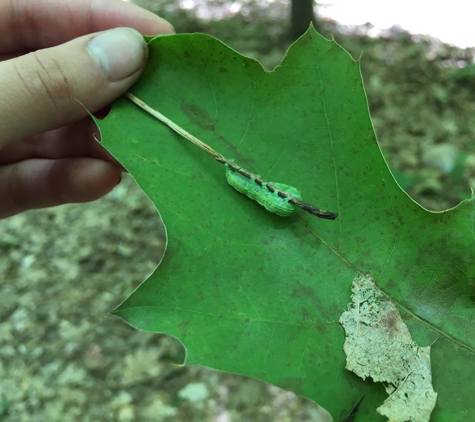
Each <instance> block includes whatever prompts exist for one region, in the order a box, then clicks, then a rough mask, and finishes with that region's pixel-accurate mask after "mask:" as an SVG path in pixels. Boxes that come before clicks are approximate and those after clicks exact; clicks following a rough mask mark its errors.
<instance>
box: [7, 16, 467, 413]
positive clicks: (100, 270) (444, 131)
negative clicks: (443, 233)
mask: <svg viewBox="0 0 475 422" xmlns="http://www.w3.org/2000/svg"><path fill="white" fill-rule="evenodd" d="M186 19H187V21H186V22H187V25H189V26H188V27H187V28H184V30H186V29H188V30H189V31H192V30H202V31H205V32H211V33H213V31H216V32H220V31H221V32H220V33H222V34H223V35H222V36H220V38H221V39H223V40H224V41H225V42H228V43H229V44H231V46H233V47H234V48H236V49H237V50H238V51H241V52H243V53H246V54H248V55H252V56H255V57H258V58H260V59H261V60H262V61H263V63H264V64H265V65H266V66H267V67H268V68H272V67H273V66H275V65H276V64H277V63H278V62H279V61H280V58H281V57H282V55H283V53H284V51H285V43H284V44H282V43H280V44H276V43H274V44H273V43H269V39H271V38H272V37H269V36H266V35H265V34H264V35H263V31H262V26H263V25H264V26H265V25H267V26H268V27H269V28H270V29H269V31H270V32H272V31H274V34H275V33H277V32H278V31H279V28H282V22H281V23H280V24H279V25H280V26H279V25H277V26H276V24H275V22H270V23H263V24H262V25H260V26H258V25H254V27H251V26H243V21H242V20H243V19H244V20H245V19H247V18H243V17H241V18H239V17H238V18H236V19H235V20H234V21H233V22H234V23H233V24H232V25H229V22H228V24H226V22H224V21H221V22H218V23H217V24H216V25H218V26H214V27H213V28H214V29H213V28H211V26H210V24H208V23H203V22H199V21H190V17H189V16H188V17H186ZM170 20H172V19H170ZM172 21H173V20H172ZM244 23H245V22H244ZM200 25H201V26H200ZM219 25H221V26H219ZM226 25H227V26H226ZM233 25H234V26H233ZM272 25H273V26H272ZM216 28H217V29H216ZM237 28H238V29H237ZM276 28H277V29H276ZM343 29H344V28H338V27H337V25H336V26H335V25H333V26H332V28H330V29H329V31H330V32H332V33H334V34H335V36H336V38H337V40H338V41H339V42H340V43H341V44H343V46H345V47H346V48H347V49H349V51H350V52H351V53H352V54H353V56H354V57H359V55H360V53H361V51H362V50H364V55H363V60H362V69H363V76H364V79H365V85H366V89H367V94H368V99H369V103H370V109H371V113H372V117H373V122H374V125H375V129H376V133H377V135H378V139H379V142H380V145H381V147H382V150H383V153H384V154H385V156H386V158H387V160H388V163H389V165H390V167H391V169H392V171H393V172H394V174H395V176H396V178H397V180H398V181H399V183H400V184H401V186H402V187H403V188H404V189H406V190H407V191H408V192H409V193H410V194H411V196H413V198H415V199H416V200H417V201H418V202H419V203H421V204H422V205H424V206H426V207H427V208H429V209H445V208H448V207H451V206H455V205H456V204H457V203H458V202H459V201H460V200H461V199H463V198H466V197H468V193H469V186H474V185H475V144H474V143H473V139H474V137H475V133H474V132H475V125H474V123H475V122H474V119H475V113H474V111H475V102H474V101H473V99H472V97H473V92H474V88H475V86H474V84H475V82H473V81H475V78H474V76H475V71H474V67H473V51H472V50H465V51H462V50H459V49H456V48H454V47H450V46H446V45H442V44H440V43H438V42H436V41H434V40H430V39H425V38H421V37H419V38H417V37H411V36H410V35H409V34H407V33H405V32H404V31H399V30H397V29H396V30H393V31H392V32H390V33H388V34H387V37H386V38H382V39H378V40H375V39H372V38H369V37H366V35H365V34H364V30H361V31H360V33H358V31H357V32H356V33H355V31H352V36H351V37H350V36H348V35H345V36H343V35H341V34H339V33H338V30H343ZM241 30H242V31H241ZM240 31H241V32H240ZM276 31H277V32H276ZM216 32H214V34H215V35H218V34H217V33H216ZM281 32H282V31H281ZM347 32H348V31H347ZM237 33H239V35H240V38H239V37H237V35H236V34H237ZM259 37H260V38H259ZM273 38H278V37H277V35H275V36H274V37H273ZM266 42H267V44H266ZM163 242H164V234H163V230H162V227H161V224H160V221H159V219H158V217H157V214H156V211H155V209H154V207H153V205H152V204H151V203H150V202H149V201H148V199H147V198H145V196H144V195H143V194H142V193H141V191H140V190H139V188H138V187H137V186H136V185H135V183H134V182H133V180H132V179H131V178H130V177H125V178H124V180H123V181H122V183H121V184H120V185H119V186H118V187H117V188H115V189H114V191H113V192H112V193H111V194H110V195H108V196H107V197H105V198H103V199H101V200H99V201H96V202H94V203H91V204H84V205H68V206H62V207H58V208H54V209H46V210H38V211H30V212H27V213H24V214H21V215H18V216H15V217H12V218H9V219H5V220H1V221H0V280H2V282H1V283H0V421H5V422H27V421H28V422H29V421H34V422H36V421H38V422H43V421H52V422H56V421H64V422H69V421H84V422H89V421H91V422H92V421H94V422H95V421H121V422H128V421H144V422H146V421H154V422H159V421H190V422H193V421H200V422H201V421H210V422H228V421H232V422H240V421H255V422H274V421H275V422H284V421H317V420H318V418H319V417H320V416H321V409H320V408H319V407H318V406H317V405H316V404H314V403H311V402H309V401H307V400H305V399H303V398H300V397H297V396H295V395H294V394H293V393H290V392H285V391H283V390H280V389H278V388H276V387H273V386H269V385H266V384H264V383H261V382H258V381H255V380H251V379H248V378H245V377H241V376H237V375H233V374H226V373H221V372H218V371H214V370H211V369H207V368H201V367H186V368H183V367H180V366H179V365H176V363H177V362H178V363H179V362H182V361H183V358H184V349H183V348H182V346H181V345H180V343H179V342H178V341H176V340H175V339H172V338H170V337H167V336H165V335H159V334H151V333H145V332H141V331H137V330H135V329H133V328H131V327H129V326H127V325H126V324H125V323H123V322H122V321H121V320H119V319H117V318H114V317H109V316H107V314H106V313H107V311H109V310H111V309H112V308H114V307H115V306H116V305H117V304H118V303H120V301H121V300H123V299H125V298H126V297H127V296H128V294H130V292H131V291H132V290H133V289H134V288H135V287H137V286H138V285H139V283H140V282H141V281H142V280H143V279H144V278H146V276H147V275H149V274H150V273H151V272H152V271H153V270H154V268H155V265H156V264H157V263H158V261H159V257H160V255H161V253H162V251H163Z"/></svg>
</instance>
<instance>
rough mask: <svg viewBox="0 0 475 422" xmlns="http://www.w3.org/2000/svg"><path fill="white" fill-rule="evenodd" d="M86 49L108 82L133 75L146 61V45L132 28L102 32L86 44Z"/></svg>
mask: <svg viewBox="0 0 475 422" xmlns="http://www.w3.org/2000/svg"><path fill="white" fill-rule="evenodd" d="M87 49H88V51H89V53H90V55H91V56H92V58H93V59H94V61H95V62H96V63H97V64H98V65H99V66H100V67H101V68H102V70H103V71H104V72H105V73H106V74H107V76H108V79H109V81H110V82H117V81H120V80H122V79H125V78H127V77H129V76H131V75H133V74H134V73H135V72H137V71H139V70H140V69H142V68H143V66H144V65H145V62H146V61H147V52H148V50H147V44H146V43H145V41H144V39H143V37H142V35H140V33H139V32H138V31H136V30H135V29H132V28H115V29H110V30H109V31H105V32H102V33H100V34H99V35H96V36H95V37H94V38H93V39H92V40H91V41H89V42H88V43H87Z"/></svg>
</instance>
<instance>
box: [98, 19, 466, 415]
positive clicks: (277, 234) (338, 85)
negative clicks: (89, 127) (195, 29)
mask: <svg viewBox="0 0 475 422" xmlns="http://www.w3.org/2000/svg"><path fill="white" fill-rule="evenodd" d="M131 92H132V93H133V94H134V95H136V96H137V97H139V98H140V99H141V100H143V101H144V102H145V103H147V104H148V105H149V106H151V107H152V108H154V109H156V110H159V111H160V112H162V113H163V114H164V115H165V116H167V117H168V118H169V119H171V120H172V121H174V122H175V123H177V124H178V125H180V126H181V127H182V128H184V129H185V130H187V131H188V132H190V133H191V134H193V135H195V136H196V137H198V138H199V139H201V140H202V141H203V142H205V143H207V144H209V145H210V146H211V147H213V148H214V149H215V150H217V151H218V152H220V153H221V154H223V155H224V156H225V157H227V158H229V159H233V160H234V161H235V162H236V163H237V164H238V165H240V166H242V167H244V168H246V169H247V170H249V171H252V172H254V173H256V174H259V175H260V176H261V177H262V178H263V179H264V180H267V181H273V182H279V183H285V184H288V185H291V186H294V187H296V188H297V189H298V190H299V191H300V192H301V193H302V197H303V199H304V200H305V201H306V202H308V203H310V204H312V205H315V206H317V207H319V208H323V209H326V210H329V211H334V212H338V213H339V217H338V218H337V219H336V220H335V221H328V220H321V219H318V218H316V217H314V216H312V215H310V214H306V213H305V212H303V211H299V212H298V213H297V214H296V215H294V216H292V217H288V218H282V217H279V216H277V215H274V214H271V213H269V212H267V211H266V210H265V209H264V208H263V207H261V206H260V205H259V204H257V203H256V202H253V201H251V200H250V199H249V198H247V197H246V196H244V195H242V194H240V193H238V192H236V191H235V190H233V189H232V188H231V187H230V186H229V185H228V184H227V183H226V179H225V169H224V166H223V165H221V164H219V163H218V162H216V161H214V160H213V159H212V158H211V157H210V156H208V155H207V154H205V153H204V152H202V151H201V150H199V149H197V148H196V147H195V146H194V145H192V144H191V143H189V142H188V141H187V140H185V139H184V138H182V137H180V136H178V135H177V134H175V133H174V132H172V131H171V130H170V129H169V128H168V127H167V126H165V125H164V124H162V123H160V122H158V121H157V120H156V119H154V118H153V117H152V116H150V115H149V114H147V113H145V112H144V111H143V110H141V109H140V108H138V107H137V106H136V105H135V104H133V103H132V102H131V101H129V100H128V99H126V98H124V97H122V98H120V99H118V100H117V101H116V102H115V103H114V105H113V107H112V111H111V113H110V114H109V116H108V117H107V118H106V119H104V120H101V121H97V123H98V125H99V127H100V132H101V136H102V144H103V145H104V146H105V147H106V148H107V149H108V150H109V151H110V152H111V153H112V154H113V155H114V156H115V157H116V158H117V159H118V160H119V161H120V162H121V163H122V164H123V165H124V166H125V168H126V169H127V170H128V171H129V172H130V174H131V175H132V176H133V177H134V178H135V180H136V181H137V182H138V184H139V185H140V186H141V188H142V189H143V190H144V191H145V193H146V194H147V195H148V196H149V197H150V199H151V200H152V201H153V203H154V204H155V205H156V207H157V209H158V210H159V212H160V215H161V217H162V219H163V221H164V223H165V225H166V228H167V233H168V247H167V252H166V254H165V256H164V258H163V260H162V262H161V264H160V266H159V267H158V268H157V269H156V270H155V272H154V273H153V274H152V275H151V276H150V277H149V278H148V279H147V280H145V281H144V282H143V283H142V284H141V285H140V287H139V288H138V289H137V290H136V291H135V292H133V294H132V295H131V296H130V297H129V298H128V299H126V300H125V301H124V302H123V303H122V304H121V305H120V306H119V307H118V308H116V309H115V310H114V311H113V314H115V315H117V316H119V317H121V318H122V319H123V320H125V321H126V322H127V323H129V324H131V325H132V326H134V327H137V328H139V329H142V330H147V331H152V332H163V333H167V334H169V335H172V336H174V337H176V338H178V339H179V340H180V341H181V342H182V343H183V344H184V346H185V348H186V352H187V355H186V362H185V363H186V364H188V365H194V364H199V365H204V366H208V367H212V368H216V369H220V370H223V371H228V372H234V373H239V374H244V375H247V376H251V377H254V378H257V379H260V380H263V381H266V382H269V383H272V384H274V385H277V386H280V387H282V388H285V389H289V390H292V391H294V392H295V393H297V394H301V395H303V396H305V397H308V398H310V399H312V400H314V401H316V402H317V403H319V404H320V405H322V406H323V407H325V408H326V409H327V410H328V411H329V412H330V413H331V414H332V416H333V418H334V419H335V420H344V419H345V418H346V417H347V416H348V415H349V413H350V412H351V410H352V409H353V407H354V406H355V405H356V403H357V402H358V401H359V400H360V399H361V397H363V395H365V398H364V400H363V401H362V403H361V406H360V408H359V411H358V412H357V414H356V419H355V420H357V421H377V420H386V418H384V417H382V416H381V415H379V414H378V413H376V410H375V409H376V407H378V406H379V405H381V404H382V402H383V401H384V400H385V398H386V397H387V395H386V393H385V392H384V388H383V387H382V386H381V385H380V384H375V383H373V382H372V381H371V379H367V380H366V381H363V380H362V379H360V378H358V377H357V376H356V375H354V374H353V373H352V372H349V371H348V370H346V369H345V355H344V353H343V350H342V347H343V343H344V341H345V334H344V330H343V328H342V326H341V325H340V324H339V322H338V321H339V317H340V315H341V314H342V313H343V312H344V311H345V310H346V309H347V306H348V303H349V302H350V295H351V291H350V288H351V284H352V282H353V279H354V278H355V276H356V275H357V274H371V276H372V277H373V278H374V280H375V281H376V283H377V284H378V286H379V287H380V288H381V290H382V292H383V293H384V294H385V295H387V296H389V297H392V298H393V300H394V301H395V303H396V305H397V307H398V309H399V312H400V313H401V315H402V317H403V319H404V321H405V323H406V324H407V325H408V327H409V329H410V332H411V335H412V337H413V338H414V340H415V341H416V342H417V344H418V345H420V346H427V345H431V344H432V343H434V344H433V345H432V349H431V360H432V371H433V372H432V376H433V385H434V389H435V391H436V392H437V393H438V399H437V404H436V407H435V409H434V411H433V413H432V420H434V421H450V422H453V421H459V420H467V419H466V418H467V417H468V415H473V414H474V413H473V412H474V411H475V400H473V396H474V390H473V382H474V380H475V354H474V349H475V330H474V322H473V321H474V318H475V312H474V299H475V294H474V291H473V288H474V284H473V280H474V276H475V265H474V262H475V254H474V250H475V249H474V246H475V242H474V222H475V220H474V202H473V200H467V201H464V202H462V203H461V204H460V205H459V206H458V207H456V208H454V209H451V210H449V211H447V212H437V213H436V212H429V211H427V210H425V209H423V208H422V207H420V206H419V205H418V204H416V203H415V202H414V201H412V200H411V199H410V198H409V197H408V196H407V195H406V194H405V193H404V192H403V191H402V190H401V189H400V187H399V186H398V185H397V183H396V182H395V180H394V178H393V176H392V175H391V173H390V171H389V169H388V167H387V164H386V162H385V161H384V159H383V157H382V154H381V151H380V149H379V147H378V144H377V141H376V136H375V134H374V130H373V127H372V124H371V119H370V116H369V113H368V105H367V101H366V97H365V91H364V88H363V84H362V79H361V75H360V67H359V63H358V62H355V61H354V60H353V59H352V58H351V57H350V56H349V55H348V53H346V52H345V51H344V50H343V49H342V48H341V47H340V46H339V45H337V44H336V43H335V42H334V41H328V40H326V39H324V38H323V37H321V36H320V35H318V34H317V33H316V32H315V30H314V29H313V28H310V29H309V31H308V32H307V33H306V34H305V35H304V36H303V37H302V38H300V39H299V40H298V41H297V42H296V43H295V44H293V45H292V46H291V47H290V49H289V50H288V52H287V54H286V56H285V58H284V59H283V61H282V63H281V64H280V65H279V66H278V67H277V68H276V69H275V70H274V71H271V72H269V71H266V70H264V69H263V68H262V67H261V65H260V64H259V63H258V62H257V61H255V60H253V59H250V58H247V57H244V56H241V55H240V54H238V53H237V52H235V51H234V50H232V49H230V48H228V47H227V46H225V45H223V44H222V43H221V42H219V41H218V40H216V39H214V38H213V37H210V36H207V35H202V34H181V35H172V36H160V37H156V38H154V39H153V40H150V58H149V61H148V64H147V67H146V70H145V72H144V75H143V77H142V79H141V80H140V81H139V82H138V83H137V84H136V85H135V86H134V87H133V88H132V89H131ZM436 340H437V341H436Z"/></svg>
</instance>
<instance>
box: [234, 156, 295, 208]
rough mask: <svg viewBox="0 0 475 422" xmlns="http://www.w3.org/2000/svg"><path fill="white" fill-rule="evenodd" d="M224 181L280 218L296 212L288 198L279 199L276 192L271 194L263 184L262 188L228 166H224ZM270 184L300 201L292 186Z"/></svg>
mask: <svg viewBox="0 0 475 422" xmlns="http://www.w3.org/2000/svg"><path fill="white" fill-rule="evenodd" d="M226 180H227V181H228V183H229V184H230V185H231V186H232V187H233V188H234V189H236V190H237V191H238V192H241V193H243V194H244V195H247V196H248V197H249V198H251V199H253V200H254V201H257V202H258V203H259V204H260V205H262V206H263V207H264V208H265V209H266V210H267V211H270V212H273V213H275V214H277V215H280V216H281V217H290V216H291V215H293V214H295V213H296V212H297V210H298V207H296V206H295V205H294V204H292V203H291V202H289V198H281V197H280V196H279V195H278V194H277V192H276V191H274V192H271V191H270V190H269V189H267V187H266V186H265V184H264V185H262V186H261V185H259V184H258V183H257V182H256V181H255V180H254V179H248V178H247V177H245V176H243V175H242V174H241V173H238V172H237V171H234V170H232V169H230V168H229V166H228V165H226ZM270 184H271V185H273V186H275V187H276V188H277V189H280V190H281V191H284V192H287V193H289V194H290V195H292V196H295V197H296V198H297V199H300V200H302V197H301V195H300V192H299V191H298V190H297V189H296V188H294V187H293V186H289V185H284V184H283V183H272V182H270Z"/></svg>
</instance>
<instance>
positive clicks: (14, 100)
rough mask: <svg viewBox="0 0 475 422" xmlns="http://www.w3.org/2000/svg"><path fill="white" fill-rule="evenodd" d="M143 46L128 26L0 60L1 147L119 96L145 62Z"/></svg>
mask: <svg viewBox="0 0 475 422" xmlns="http://www.w3.org/2000/svg"><path fill="white" fill-rule="evenodd" d="M147 51H148V50H147V44H146V43H145V41H144V39H143V37H142V36H141V35H140V33H139V32H137V31H136V30H134V29H131V28H115V29H111V30H108V31H104V32H100V33H97V34H92V35H91V34H89V35H87V36H84V37H80V38H76V39H74V40H72V41H69V42H67V43H65V44H62V45H59V46H56V47H52V48H46V49H43V50H38V51H35V52H32V53H29V54H26V55H24V56H21V57H18V58H15V59H11V60H7V61H4V62H0V93H1V101H0V148H1V147H2V146H4V145H5V144H6V143H8V142H10V141H13V140H17V139H20V138H24V137H26V136H30V135H34V134H37V133H42V132H44V131H47V130H50V129H54V128H57V127H60V126H63V125H65V124H67V123H71V122H74V121H77V120H80V119H82V118H84V117H86V116H87V112H86V111H85V110H84V108H83V106H81V104H79V103H78V102H77V101H76V100H79V101H81V102H82V103H83V104H84V105H85V106H86V107H87V109H88V110H89V111H91V112H96V111H98V110H100V109H101V108H103V107H105V106H106V105H108V104H110V103H111V102H112V101H113V100H114V99H115V98H117V97H118V96H119V95H121V94H123V93H124V92H125V91H126V90H127V89H128V88H129V87H130V86H131V85H132V84H133V83H134V82H135V81H137V79H138V78H139V77H140V74H141V72H142V70H143V67H144V65H145V62H146V59H147Z"/></svg>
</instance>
